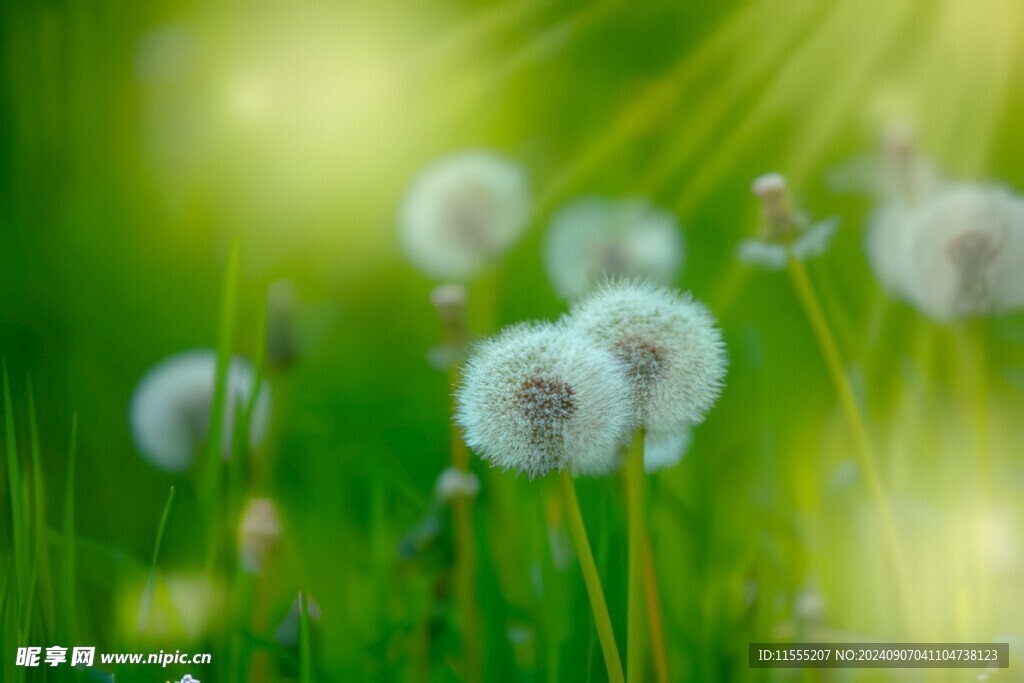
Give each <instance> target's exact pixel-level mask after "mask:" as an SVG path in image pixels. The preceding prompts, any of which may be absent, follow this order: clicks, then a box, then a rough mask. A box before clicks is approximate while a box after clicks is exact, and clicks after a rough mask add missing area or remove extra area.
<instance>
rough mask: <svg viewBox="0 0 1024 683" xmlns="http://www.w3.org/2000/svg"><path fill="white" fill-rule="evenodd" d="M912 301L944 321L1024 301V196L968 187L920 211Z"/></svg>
mask: <svg viewBox="0 0 1024 683" xmlns="http://www.w3.org/2000/svg"><path fill="white" fill-rule="evenodd" d="M906 229H907V230H909V231H910V233H911V237H910V239H911V240H912V241H913V244H912V248H911V250H910V261H909V263H908V264H907V269H908V271H909V272H908V274H907V276H908V294H909V298H910V300H911V301H912V302H913V303H914V304H915V305H916V306H918V307H919V308H920V309H921V310H922V311H924V312H925V313H926V314H928V315H930V316H932V317H934V318H936V319H939V320H953V319H957V318H963V317H968V316H976V315H987V314H992V313H1002V312H1006V311H1009V310H1012V309H1015V308H1019V307H1020V306H1021V305H1024V273H1022V268H1021V266H1022V264H1024V201H1022V200H1021V198H1019V197H1018V196H1016V195H1014V194H1013V193H1012V192H1010V191H1009V190H1007V189H1006V188H1003V187H999V186H995V185H967V184H965V185H960V186H958V187H955V188H953V189H951V190H949V191H947V192H944V193H943V194H942V195H941V196H940V197H938V198H936V199H934V200H932V201H930V202H928V203H927V204H926V205H925V206H922V207H921V208H920V209H919V210H918V211H916V212H915V213H914V215H913V217H912V221H911V223H910V225H909V226H908V227H907V228H906Z"/></svg>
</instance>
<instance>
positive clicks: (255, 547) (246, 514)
mask: <svg viewBox="0 0 1024 683" xmlns="http://www.w3.org/2000/svg"><path fill="white" fill-rule="evenodd" d="M280 541H281V519H280V517H279V516H278V514H277V506H276V505H274V502H273V501H271V500H269V499H267V498H254V499H253V500H250V501H249V503H248V504H247V505H246V506H245V509H244V510H243V512H242V522H241V524H240V525H239V528H238V549H239V555H240V556H241V560H242V566H243V567H244V568H245V570H246V571H248V572H250V573H253V574H258V573H259V572H260V571H262V570H263V567H264V566H265V565H266V563H267V561H268V560H269V559H270V557H271V556H272V555H273V553H274V552H275V551H276V550H277V547H278V544H279V543H280Z"/></svg>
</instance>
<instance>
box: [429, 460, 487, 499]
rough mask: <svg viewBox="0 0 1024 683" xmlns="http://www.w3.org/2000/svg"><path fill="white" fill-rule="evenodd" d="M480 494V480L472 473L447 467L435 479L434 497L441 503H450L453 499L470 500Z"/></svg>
mask: <svg viewBox="0 0 1024 683" xmlns="http://www.w3.org/2000/svg"><path fill="white" fill-rule="evenodd" d="M479 492H480V478H479V477H477V476H476V474H474V473H473V472H467V471H465V470H461V469H459V468H458V467H449V468H447V469H445V471H444V472H442V473H441V475H440V476H439V477H438V478H437V482H436V483H435V484H434V495H435V496H437V499H438V501H440V502H441V503H450V502H451V501H452V500H454V499H455V498H459V497H468V498H471V497H473V496H475V495H476V494H477V493H479Z"/></svg>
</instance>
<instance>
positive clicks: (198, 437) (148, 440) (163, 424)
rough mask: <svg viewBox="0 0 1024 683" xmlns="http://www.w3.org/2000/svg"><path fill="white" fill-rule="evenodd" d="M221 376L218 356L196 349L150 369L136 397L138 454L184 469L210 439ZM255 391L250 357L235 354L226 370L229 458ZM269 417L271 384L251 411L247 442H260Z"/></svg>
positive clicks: (167, 467)
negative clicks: (236, 431) (237, 418)
mask: <svg viewBox="0 0 1024 683" xmlns="http://www.w3.org/2000/svg"><path fill="white" fill-rule="evenodd" d="M216 374H217V354H216V352H215V351H212V350H194V351H186V352H184V353H180V354H177V355H175V356H171V357H170V358H167V359H165V360H163V361H161V362H160V363H159V364H157V365H156V366H155V367H153V368H152V369H150V370H149V372H147V373H146V375H145V376H143V378H142V379H141V380H140V381H139V384H138V385H137V386H136V388H135V392H134V394H133V395H132V402H131V426H132V436H133V437H134V440H135V445H136V447H137V448H138V450H139V452H140V453H141V454H142V455H143V456H144V457H145V458H146V459H147V460H149V461H150V462H151V463H152V464H154V465H156V466H157V467H159V468H161V469H164V470H170V471H181V470H185V469H187V468H188V467H189V465H191V464H192V461H193V459H194V458H195V456H196V454H197V453H198V452H199V451H200V450H201V449H202V447H203V445H204V444H205V443H206V434H207V429H208V426H209V419H210V408H211V404H212V403H213V391H214V385H215V383H216ZM252 391H253V371H252V366H251V365H250V364H249V362H248V361H246V360H243V359H241V358H234V359H232V360H231V363H230V365H229V366H228V372H227V398H226V400H227V404H226V409H225V411H224V424H223V432H224V438H223V444H222V448H223V451H224V457H225V458H227V457H229V456H230V450H231V438H232V436H233V434H234V429H233V425H234V420H235V416H236V414H238V412H239V411H240V410H244V408H245V406H246V404H247V403H248V401H249V397H250V396H251V395H252ZM269 417H270V388H269V387H268V386H267V385H266V384H264V385H263V388H262V389H261V390H260V394H259V397H258V398H257V399H256V404H255V406H254V408H253V412H252V420H251V422H250V424H249V443H250V444H251V445H253V446H256V445H259V444H260V443H261V442H262V440H263V437H264V436H265V435H266V432H267V426H268V422H269Z"/></svg>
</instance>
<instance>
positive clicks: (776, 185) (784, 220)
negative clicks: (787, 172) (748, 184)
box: [737, 173, 839, 270]
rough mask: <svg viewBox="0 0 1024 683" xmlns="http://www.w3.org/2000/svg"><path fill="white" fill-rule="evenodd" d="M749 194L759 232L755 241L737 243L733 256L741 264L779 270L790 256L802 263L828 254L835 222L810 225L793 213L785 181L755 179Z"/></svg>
mask: <svg viewBox="0 0 1024 683" xmlns="http://www.w3.org/2000/svg"><path fill="white" fill-rule="evenodd" d="M751 190H752V192H753V193H754V195H755V196H756V197H757V198H758V199H759V200H760V202H761V215H762V223H761V232H760V236H759V237H757V238H754V239H748V240H744V241H743V242H741V243H740V247H739V251H738V254H737V255H738V257H739V259H740V260H741V261H743V262H744V263H750V264H754V265H758V266H761V267H762V268H765V269H767V270H782V269H783V268H785V267H786V263H787V262H788V261H789V256H790V254H792V255H793V257H794V258H796V259H799V260H801V261H806V260H807V259H809V258H812V257H814V256H820V255H821V254H824V253H825V252H826V251H827V250H828V247H829V244H831V242H832V238H833V236H834V235H835V234H836V231H837V230H838V229H839V219H838V218H828V219H826V220H823V221H819V222H817V223H811V222H810V220H808V218H807V217H806V216H805V215H804V214H802V213H800V212H798V211H796V210H794V209H793V206H792V203H791V201H790V199H789V191H788V190H787V187H786V179H785V178H784V177H783V176H782V175H780V174H778V173H769V174H767V175H763V176H760V177H758V178H756V179H755V180H754V183H753V185H752V188H751Z"/></svg>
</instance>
